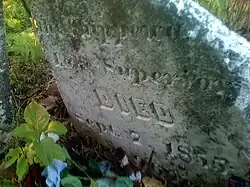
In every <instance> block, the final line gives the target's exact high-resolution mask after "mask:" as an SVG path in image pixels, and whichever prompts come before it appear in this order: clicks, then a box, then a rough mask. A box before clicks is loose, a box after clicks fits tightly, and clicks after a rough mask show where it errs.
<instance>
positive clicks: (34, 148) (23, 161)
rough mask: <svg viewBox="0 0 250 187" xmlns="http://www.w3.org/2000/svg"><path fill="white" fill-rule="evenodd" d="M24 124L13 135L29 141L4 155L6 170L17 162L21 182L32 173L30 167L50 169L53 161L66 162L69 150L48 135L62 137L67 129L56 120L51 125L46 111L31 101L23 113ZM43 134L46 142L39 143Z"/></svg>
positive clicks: (43, 140) (17, 171)
mask: <svg viewBox="0 0 250 187" xmlns="http://www.w3.org/2000/svg"><path fill="white" fill-rule="evenodd" d="M24 119H25V123H23V124H22V125H20V126H18V127H16V128H15V129H14V130H13V135H14V136H15V137H17V138H20V139H22V140H24V141H25V142H26V144H25V146H24V147H17V148H15V149H10V150H9V152H8V154H7V155H6V156H5V160H4V167H5V168H8V167H10V166H11V165H13V164H14V163H17V165H16V174H17V176H18V181H19V182H21V181H22V180H23V178H24V176H25V175H26V174H27V173H28V171H29V166H30V165H32V164H34V163H38V164H40V165H41V166H48V165H50V164H51V162H52V160H53V159H58V160H62V161H65V160H66V158H68V157H69V155H68V153H67V151H66V150H65V149H63V148H62V147H61V146H60V145H58V144H56V142H54V141H53V139H52V138H49V137H48V133H51V132H53V133H57V132H58V134H60V135H63V134H65V133H66V132H67V129H66V128H65V127H64V125H63V124H61V123H60V122H57V121H52V122H50V116H49V114H48V112H47V111H46V109H45V108H44V107H42V106H41V105H39V104H38V103H36V102H35V101H33V102H31V103H30V104H29V105H28V106H27V107H26V108H25V111H24ZM41 135H43V136H44V139H42V140H40V137H41Z"/></svg>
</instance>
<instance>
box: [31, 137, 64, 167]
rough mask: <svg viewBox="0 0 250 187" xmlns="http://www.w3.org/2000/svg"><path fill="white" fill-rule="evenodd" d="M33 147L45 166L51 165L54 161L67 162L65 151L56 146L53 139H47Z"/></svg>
mask: <svg viewBox="0 0 250 187" xmlns="http://www.w3.org/2000/svg"><path fill="white" fill-rule="evenodd" d="M33 147H34V151H35V152H36V154H37V156H38V158H39V159H40V160H41V161H42V163H43V164H44V165H45V166H48V165H50V164H51V162H52V160H53V159H58V160H62V161H65V160H66V154H65V151H64V150H63V148H62V147H61V146H60V145H58V144H55V143H54V141H53V139H52V138H45V139H44V140H42V141H41V142H38V143H34V146H33Z"/></svg>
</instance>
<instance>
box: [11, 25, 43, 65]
mask: <svg viewBox="0 0 250 187" xmlns="http://www.w3.org/2000/svg"><path fill="white" fill-rule="evenodd" d="M7 50H8V53H9V54H10V55H11V56H12V57H15V58H17V59H19V60H20V62H23V63H25V62H30V63H37V62H38V61H39V60H40V59H41V58H42V57H43V53H42V50H41V47H40V43H39V41H38V40H37V39H36V37H35V34H34V33H33V32H32V29H31V28H28V29H26V30H24V31H22V32H19V33H8V34H7Z"/></svg>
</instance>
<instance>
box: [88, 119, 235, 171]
mask: <svg viewBox="0 0 250 187" xmlns="http://www.w3.org/2000/svg"><path fill="white" fill-rule="evenodd" d="M86 122H87V125H88V126H89V127H90V128H91V129H93V130H95V129H98V131H99V133H100V134H101V135H109V134H110V135H112V136H113V137H115V138H119V139H121V138H122V137H121V136H120V135H119V133H118V132H116V131H115V130H114V128H113V126H112V125H111V124H109V125H106V124H102V123H98V122H93V121H91V120H89V119H87V120H86ZM128 135H129V138H130V141H131V143H133V144H135V145H137V146H142V144H141V142H140V134H139V133H138V132H136V131H134V130H130V131H129V134H128ZM165 145H166V151H165V154H164V156H165V157H166V158H167V157H168V156H169V155H170V154H172V153H173V154H174V155H176V156H177V157H175V156H174V157H173V159H177V158H179V159H180V160H181V161H182V162H181V163H180V164H179V165H178V168H179V169H180V170H182V171H185V170H186V166H187V165H188V164H192V163H193V162H196V163H197V164H199V165H200V166H201V167H203V168H204V169H212V170H214V171H215V172H217V173H220V174H222V175H227V174H228V173H229V172H231V171H234V168H233V167H232V166H231V165H230V163H229V162H228V160H227V159H226V158H223V157H217V156H215V157H214V158H212V160H211V161H210V162H208V158H207V152H206V150H204V149H203V148H202V147H192V146H188V145H181V144H179V145H176V146H177V149H176V150H177V153H175V152H173V149H175V148H173V147H172V146H173V145H172V143H166V144H165Z"/></svg>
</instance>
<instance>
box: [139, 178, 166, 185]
mask: <svg viewBox="0 0 250 187" xmlns="http://www.w3.org/2000/svg"><path fill="white" fill-rule="evenodd" d="M142 182H143V184H144V186H145V187H164V186H165V185H164V184H162V183H161V182H160V181H158V180H156V179H155V178H150V177H144V178H143V179H142Z"/></svg>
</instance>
